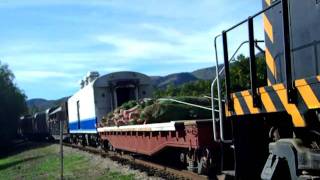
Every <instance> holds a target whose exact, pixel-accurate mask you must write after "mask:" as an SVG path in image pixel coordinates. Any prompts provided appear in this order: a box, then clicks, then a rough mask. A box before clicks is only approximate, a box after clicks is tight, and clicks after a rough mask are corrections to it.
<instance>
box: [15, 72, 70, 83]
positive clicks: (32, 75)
mask: <svg viewBox="0 0 320 180" xmlns="http://www.w3.org/2000/svg"><path fill="white" fill-rule="evenodd" d="M15 75H16V76H17V77H19V80H20V81H31V82H34V81H38V80H40V79H47V78H69V77H71V76H72V74H67V73H64V72H59V71H35V70H30V71H15Z"/></svg>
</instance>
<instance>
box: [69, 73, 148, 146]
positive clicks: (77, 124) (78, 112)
mask: <svg viewBox="0 0 320 180" xmlns="http://www.w3.org/2000/svg"><path fill="white" fill-rule="evenodd" d="M80 85H81V89H80V90H79V91H78V92H76V93H75V94H74V95H73V96H71V97H70V98H69V99H68V114H69V116H68V118H69V119H68V121H69V132H70V139H71V141H73V142H74V143H78V142H79V143H82V144H84V145H95V144H97V143H98V142H99V137H98V134H97V125H98V124H99V123H100V122H101V119H102V118H103V117H104V116H106V115H107V113H109V112H111V111H113V110H114V109H115V108H116V107H118V106H120V105H121V104H122V103H124V102H127V101H129V100H137V99H141V98H149V97H151V94H152V84H151V79H150V77H148V76H147V75H144V74H141V73H137V72H127V71H126V72H115V73H111V74H106V75H103V76H99V73H98V72H89V73H88V74H87V76H86V77H85V78H84V79H83V80H81V82H80Z"/></svg>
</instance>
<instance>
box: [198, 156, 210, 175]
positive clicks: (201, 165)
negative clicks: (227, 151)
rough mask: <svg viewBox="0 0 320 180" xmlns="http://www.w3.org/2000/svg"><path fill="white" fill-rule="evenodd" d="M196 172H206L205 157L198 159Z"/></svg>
mask: <svg viewBox="0 0 320 180" xmlns="http://www.w3.org/2000/svg"><path fill="white" fill-rule="evenodd" d="M198 174H208V162H207V158H205V157H202V158H200V160H198Z"/></svg>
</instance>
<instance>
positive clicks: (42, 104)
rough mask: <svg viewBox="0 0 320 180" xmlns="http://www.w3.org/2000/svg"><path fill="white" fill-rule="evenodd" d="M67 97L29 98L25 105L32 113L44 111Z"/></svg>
mask: <svg viewBox="0 0 320 180" xmlns="http://www.w3.org/2000/svg"><path fill="white" fill-rule="evenodd" d="M67 99H68V97H63V98H60V99H57V100H46V99H41V98H35V99H30V100H28V101H27V106H28V109H29V113H31V114H33V113H34V112H39V111H44V110H46V109H48V108H50V107H53V106H57V105H59V104H61V103H62V102H64V101H66V100H67Z"/></svg>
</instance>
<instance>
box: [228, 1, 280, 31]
mask: <svg viewBox="0 0 320 180" xmlns="http://www.w3.org/2000/svg"><path fill="white" fill-rule="evenodd" d="M281 2H282V0H278V1H275V2H273V3H272V4H271V5H270V6H268V7H267V8H265V9H262V10H261V11H258V12H257V13H256V14H254V15H252V16H251V18H255V17H257V16H259V15H260V14H262V13H264V12H266V11H268V10H269V9H271V8H273V7H275V6H277V5H278V4H280V3H281ZM247 21H248V19H245V20H243V21H241V22H239V23H238V24H236V25H234V26H232V27H231V28H229V29H227V30H225V31H224V32H226V33H227V32H229V31H231V30H233V29H235V28H237V27H238V26H240V25H242V24H244V23H245V22H247Z"/></svg>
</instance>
